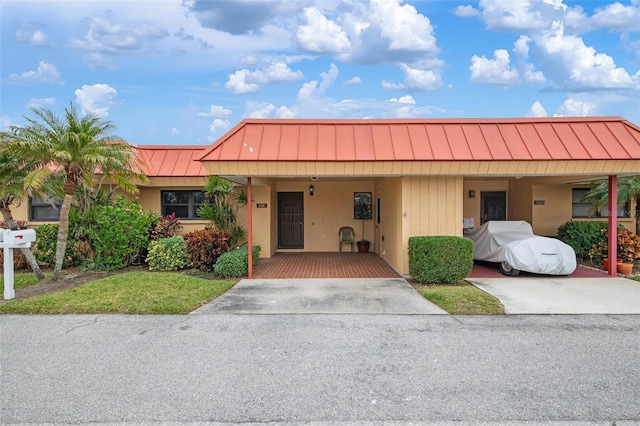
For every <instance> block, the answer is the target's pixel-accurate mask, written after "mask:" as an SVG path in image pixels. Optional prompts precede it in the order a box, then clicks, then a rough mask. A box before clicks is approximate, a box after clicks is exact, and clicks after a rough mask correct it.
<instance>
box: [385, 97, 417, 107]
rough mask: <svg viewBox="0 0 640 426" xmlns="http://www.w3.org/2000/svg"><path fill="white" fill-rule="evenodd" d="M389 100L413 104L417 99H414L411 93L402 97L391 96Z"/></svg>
mask: <svg viewBox="0 0 640 426" xmlns="http://www.w3.org/2000/svg"><path fill="white" fill-rule="evenodd" d="M389 102H399V103H401V104H412V105H415V103H416V100H415V99H413V96H411V95H405V96H401V97H400V99H396V98H391V99H389Z"/></svg>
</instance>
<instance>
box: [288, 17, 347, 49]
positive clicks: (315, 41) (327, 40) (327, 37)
mask: <svg viewBox="0 0 640 426" xmlns="http://www.w3.org/2000/svg"><path fill="white" fill-rule="evenodd" d="M304 17H305V19H306V21H307V24H306V25H300V26H299V27H298V31H297V32H296V40H297V42H298V44H299V45H300V47H301V48H302V49H303V50H306V51H308V52H313V53H339V52H344V51H346V50H348V49H349V48H351V42H350V41H349V36H348V35H347V33H346V32H345V31H344V30H343V29H342V28H341V27H340V25H338V24H337V23H335V22H333V21H330V20H329V19H327V17H326V16H324V15H323V14H322V13H320V11H319V10H318V9H316V8H315V7H308V8H305V9H304Z"/></svg>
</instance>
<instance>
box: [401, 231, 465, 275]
mask: <svg viewBox="0 0 640 426" xmlns="http://www.w3.org/2000/svg"><path fill="white" fill-rule="evenodd" d="M472 268H473V241H471V240H470V239H468V238H463V237H453V236H433V237H410V238H409V274H411V277H413V279H415V280H416V281H418V282H419V283H422V284H439V283H446V284H451V283H456V282H459V281H461V280H463V279H465V278H466V277H468V276H469V274H470V273H471V269H472Z"/></svg>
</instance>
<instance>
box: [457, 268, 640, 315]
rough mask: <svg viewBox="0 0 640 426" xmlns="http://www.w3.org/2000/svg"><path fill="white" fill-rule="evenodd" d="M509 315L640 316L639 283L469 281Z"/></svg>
mask: <svg viewBox="0 0 640 426" xmlns="http://www.w3.org/2000/svg"><path fill="white" fill-rule="evenodd" d="M467 281H468V282H470V283H472V284H473V285H475V286H476V287H478V288H480V289H482V290H484V291H486V292H487V293H489V294H491V295H492V296H494V297H496V298H498V299H499V300H500V302H502V304H503V305H504V309H505V313H506V314H640V282H637V281H633V280H629V279H626V278H618V277H610V278H568V277H548V276H545V277H503V278H468V279H467Z"/></svg>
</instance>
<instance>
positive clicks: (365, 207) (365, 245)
mask: <svg viewBox="0 0 640 426" xmlns="http://www.w3.org/2000/svg"><path fill="white" fill-rule="evenodd" d="M372 217H373V216H372V212H371V193H370V192H366V193H365V192H356V193H355V204H354V218H355V219H360V220H362V239H361V240H360V241H356V244H357V245H358V252H359V253H368V252H369V245H370V244H371V243H370V241H369V240H367V239H366V238H365V237H364V222H365V220H368V219H371V218H372Z"/></svg>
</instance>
